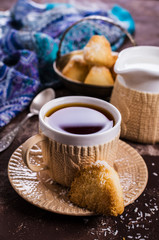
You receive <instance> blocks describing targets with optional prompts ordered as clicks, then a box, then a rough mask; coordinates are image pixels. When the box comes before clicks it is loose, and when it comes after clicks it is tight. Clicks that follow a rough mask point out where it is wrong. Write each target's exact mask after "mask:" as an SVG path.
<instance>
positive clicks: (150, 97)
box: [110, 78, 159, 143]
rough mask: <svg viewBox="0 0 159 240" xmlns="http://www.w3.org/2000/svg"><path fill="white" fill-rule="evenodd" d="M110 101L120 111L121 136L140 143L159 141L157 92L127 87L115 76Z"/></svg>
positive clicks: (158, 102)
mask: <svg viewBox="0 0 159 240" xmlns="http://www.w3.org/2000/svg"><path fill="white" fill-rule="evenodd" d="M110 102H111V103H112V104H113V105H114V106H116V107H117V108H118V110H119V111H120V113H121V116H122V123H121V137H122V138H125V139H129V140H133V141H136V142H141V143H155V142H159V94H153V93H146V92H140V91H136V90H133V89H130V88H127V87H125V86H123V85H122V84H121V83H120V82H119V80H118V78H117V79H116V81H115V85H114V89H113V92H112V95H111V100H110Z"/></svg>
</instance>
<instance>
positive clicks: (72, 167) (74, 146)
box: [22, 96, 121, 186]
mask: <svg viewBox="0 0 159 240" xmlns="http://www.w3.org/2000/svg"><path fill="white" fill-rule="evenodd" d="M69 103H83V104H91V105H93V106H97V107H100V108H102V109H104V110H106V111H107V112H109V113H110V114H111V115H112V116H113V119H114V122H115V123H114V126H113V127H112V128H110V129H109V130H106V131H104V130H103V131H99V132H95V133H92V134H73V133H69V132H65V131H61V130H59V129H58V130H57V129H55V128H53V127H52V126H50V125H49V124H48V123H47V122H46V121H45V116H46V113H47V112H48V111H49V110H50V109H52V108H54V107H57V106H60V105H63V104H69ZM120 124H121V115H120V112H119V111H118V110H117V108H116V107H114V106H113V105H112V104H110V103H108V102H106V101H104V100H100V99H97V98H92V97H84V96H69V97H61V98H56V99H54V100H52V101H50V102H48V103H46V104H45V105H44V106H43V107H42V108H41V110H40V113H39V134H37V135H35V136H32V137H31V138H29V139H28V140H27V141H26V142H25V143H24V144H23V151H22V152H23V159H24V162H25V163H26V165H27V166H28V167H29V168H30V169H31V170H32V171H40V170H47V171H48V174H49V175H50V177H51V178H52V179H53V180H55V181H56V182H57V183H60V184H62V185H65V186H70V184H71V182H72V180H73V178H74V176H75V174H76V172H77V171H78V170H79V169H80V168H81V167H83V166H85V165H88V164H90V163H91V162H95V161H96V160H105V161H107V162H108V163H109V164H110V165H111V166H113V165H114V160H115V157H116V152H117V148H118V140H119V135H120ZM40 141H41V142H42V154H43V164H41V165H40V166H36V165H33V164H32V163H30V159H29V151H30V149H31V148H32V146H33V145H35V144H37V143H38V142H40Z"/></svg>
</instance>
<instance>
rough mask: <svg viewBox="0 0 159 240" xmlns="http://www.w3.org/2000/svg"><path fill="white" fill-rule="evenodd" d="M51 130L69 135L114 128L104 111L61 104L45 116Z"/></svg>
mask: <svg viewBox="0 0 159 240" xmlns="http://www.w3.org/2000/svg"><path fill="white" fill-rule="evenodd" d="M45 121H46V123H47V124H48V125H49V126H50V127H51V128H53V129H56V130H58V131H62V132H67V133H71V134H93V133H96V132H99V131H106V130H109V129H110V128H112V127H113V126H114V119H113V116H112V115H111V114H110V113H109V112H108V111H107V110H105V109H103V108H100V107H98V106H95V105H91V104H85V103H68V104H62V105H59V106H57V107H54V108H52V109H50V110H49V111H48V112H47V113H46V114H45Z"/></svg>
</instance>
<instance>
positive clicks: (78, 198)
mask: <svg viewBox="0 0 159 240" xmlns="http://www.w3.org/2000/svg"><path fill="white" fill-rule="evenodd" d="M69 196H70V200H71V201H72V202H73V203H75V204H77V205H78V206H80V207H85V208H87V209H89V210H90V211H94V212H96V213H99V214H104V215H112V216H117V215H118V214H122V213H123V211H124V200H123V192H122V187H121V184H120V180H119V176H118V174H117V172H116V171H115V170H114V168H112V167H111V166H110V165H109V164H108V163H106V162H105V161H100V160H98V161H96V162H95V163H93V164H92V165H90V166H87V167H85V168H83V169H82V170H80V171H79V172H78V174H77V176H76V177H75V179H74V181H73V182H72V184H71V189H70V192H69Z"/></svg>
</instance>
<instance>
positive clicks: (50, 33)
mask: <svg viewBox="0 0 159 240" xmlns="http://www.w3.org/2000/svg"><path fill="white" fill-rule="evenodd" d="M90 9H91V8H90ZM90 9H89V10H88V9H86V8H81V7H75V6H73V5H71V4H62V3H49V4H37V3H35V2H32V1H30V0H19V1H17V3H16V5H15V6H14V7H13V8H12V9H11V10H10V11H6V12H0V128H1V127H3V126H5V125H6V124H7V123H9V122H10V120H11V119H12V118H13V117H15V116H16V115H17V114H18V113H19V112H21V111H22V110H24V109H25V108H26V107H27V106H28V105H29V103H30V102H31V100H32V99H33V97H34V96H35V94H36V93H37V92H38V91H39V89H42V88H44V87H47V86H53V87H57V86H58V84H59V81H58V79H57V76H56V75H55V73H54V71H53V69H52V64H53V61H54V60H55V59H56V54H57V51H58V45H59V41H60V38H61V36H62V33H63V32H64V30H65V29H67V28H68V27H69V26H70V25H72V24H73V23H74V22H76V21H77V20H79V19H81V18H83V17H85V16H89V15H102V16H108V17H110V18H112V19H114V20H116V21H117V22H118V23H119V24H121V25H122V26H123V27H125V28H126V29H127V30H128V31H129V32H130V33H133V32H134V30H135V24H134V21H133V19H132V17H131V15H130V13H129V12H128V11H127V10H125V9H123V8H121V7H120V6H118V5H115V6H114V7H113V8H112V9H109V8H105V9H100V7H99V9H93V10H90ZM94 34H100V35H105V36H106V37H107V38H108V40H109V41H110V42H111V46H112V50H117V49H118V48H119V47H120V46H121V45H122V44H123V41H124V38H125V36H124V34H123V33H122V32H121V31H120V30H119V28H117V27H115V26H112V25H110V24H106V23H104V22H101V21H97V20H96V21H94V20H91V21H87V22H86V21H84V22H82V23H81V24H78V25H76V26H75V27H73V28H72V29H71V30H70V31H69V32H68V34H67V35H66V37H65V39H64V42H63V44H62V49H61V50H62V54H64V53H67V52H69V51H72V50H76V49H81V48H83V46H84V45H85V44H86V43H87V42H88V40H89V38H90V37H91V36H92V35H94Z"/></svg>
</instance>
